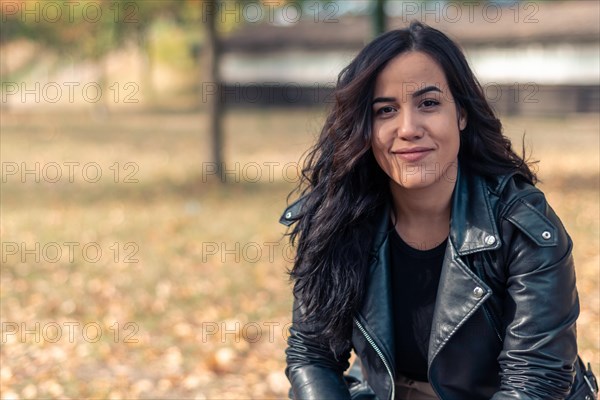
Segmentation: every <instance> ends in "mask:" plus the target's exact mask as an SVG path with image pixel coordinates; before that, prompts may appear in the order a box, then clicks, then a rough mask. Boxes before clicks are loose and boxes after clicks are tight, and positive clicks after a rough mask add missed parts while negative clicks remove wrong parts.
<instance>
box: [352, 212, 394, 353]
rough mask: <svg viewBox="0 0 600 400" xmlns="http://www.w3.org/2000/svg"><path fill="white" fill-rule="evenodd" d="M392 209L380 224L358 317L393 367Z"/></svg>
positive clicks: (384, 215) (383, 216)
mask: <svg viewBox="0 0 600 400" xmlns="http://www.w3.org/2000/svg"><path fill="white" fill-rule="evenodd" d="M389 218H390V216H389V209H388V208H387V207H384V210H383V212H382V213H381V215H380V217H379V221H378V223H377V225H376V226H377V231H376V233H375V237H374V241H373V246H372V249H373V250H372V255H371V257H372V258H371V263H370V266H369V277H368V282H367V288H366V293H368V294H369V295H367V296H364V301H363V304H362V306H361V311H360V313H359V315H358V318H359V320H361V319H362V321H361V323H362V324H363V325H364V328H365V329H366V330H367V331H368V333H369V335H370V336H371V337H372V338H373V339H374V340H375V342H376V344H377V345H378V347H379V348H380V349H381V350H382V352H383V354H384V356H385V358H386V360H388V361H389V362H390V364H391V365H395V362H394V354H395V348H394V323H393V317H394V314H393V308H392V293H391V291H390V282H391V275H390V268H389V265H390V259H389V257H390V254H389V246H388V234H389Z"/></svg>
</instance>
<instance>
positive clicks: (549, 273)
mask: <svg viewBox="0 0 600 400" xmlns="http://www.w3.org/2000/svg"><path fill="white" fill-rule="evenodd" d="M501 230H502V232H503V234H502V237H503V238H504V240H505V241H508V242H507V243H504V245H505V246H507V248H508V249H509V250H508V251H507V252H505V254H506V255H505V257H506V262H505V271H504V273H505V274H506V275H505V276H506V296H505V300H504V312H503V324H504V327H505V334H504V342H503V343H504V344H503V349H502V351H501V353H500V355H499V357H498V362H499V365H500V374H501V388H500V391H498V392H497V393H496V394H495V395H494V396H493V397H492V400H509V399H511V400H512V399H536V400H537V399H539V400H542V399H556V400H560V399H565V398H566V397H567V396H568V394H569V392H570V390H571V385H572V382H573V379H574V363H575V361H576V357H577V342H576V328H575V321H576V319H577V317H578V315H579V300H578V296H577V289H576V287H575V270H574V266H573V258H572V255H571V250H572V242H571V239H570V237H569V235H568V234H567V232H566V231H565V229H564V227H563V225H562V223H561V221H560V220H559V218H558V217H557V216H556V214H555V213H554V211H553V210H552V208H550V206H549V205H548V204H547V203H546V200H545V198H544V195H543V194H542V193H541V192H539V191H533V192H530V194H528V195H526V196H525V197H521V198H519V199H516V200H514V201H512V202H511V204H509V205H508V206H507V211H506V212H505V213H504V215H503V217H502V220H501Z"/></svg>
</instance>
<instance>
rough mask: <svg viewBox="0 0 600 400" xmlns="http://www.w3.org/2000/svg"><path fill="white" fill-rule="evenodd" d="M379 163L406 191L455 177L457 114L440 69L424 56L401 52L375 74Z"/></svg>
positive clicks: (462, 119)
mask: <svg viewBox="0 0 600 400" xmlns="http://www.w3.org/2000/svg"><path fill="white" fill-rule="evenodd" d="M372 111H373V136H372V139H371V145H372V149H373V153H374V155H375V159H376V160H377V163H378V164H379V166H380V167H381V168H382V169H383V170H384V171H385V173H386V174H387V175H388V176H389V177H390V178H391V179H392V180H393V182H395V183H396V184H398V185H400V186H401V187H403V188H406V189H416V188H424V187H428V186H431V185H434V184H436V183H438V182H440V180H442V179H452V182H454V179H455V177H456V167H457V157H458V149H459V143H460V138H459V135H460V130H462V129H464V128H465V126H466V116H465V115H463V114H464V113H463V112H461V111H459V110H458V108H457V106H456V104H455V102H454V99H453V97H452V93H450V89H449V87H448V83H447V82H446V77H445V75H444V72H443V70H442V69H441V68H440V66H439V65H438V64H437V63H436V62H435V61H434V60H433V59H432V58H431V57H430V56H428V55H426V54H424V53H421V52H408V53H403V54H400V55H398V56H396V57H395V58H393V59H392V60H390V62H389V63H388V64H387V65H386V67H385V68H384V69H383V70H382V71H381V73H380V74H379V75H378V76H377V79H376V82H375V92H374V96H373V101H372Z"/></svg>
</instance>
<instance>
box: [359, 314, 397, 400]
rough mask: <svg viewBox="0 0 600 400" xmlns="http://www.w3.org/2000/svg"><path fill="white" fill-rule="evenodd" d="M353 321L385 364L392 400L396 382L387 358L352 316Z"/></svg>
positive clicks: (392, 399)
mask: <svg viewBox="0 0 600 400" xmlns="http://www.w3.org/2000/svg"><path fill="white" fill-rule="evenodd" d="M354 323H356V326H357V327H358V329H359V330H360V331H361V332H362V334H363V336H364V337H365V339H367V342H369V344H370V345H371V347H372V348H373V350H375V353H377V355H378V356H379V358H380V359H381V361H382V362H383V365H384V366H385V369H386V370H387V372H388V374H389V376H390V381H391V382H392V397H390V400H394V397H396V383H395V382H394V375H393V374H392V369H391V368H390V365H389V364H388V362H387V360H386V359H385V357H384V356H383V352H382V351H381V350H380V349H379V347H378V346H377V344H376V343H375V341H374V340H373V339H372V338H371V336H370V335H369V334H368V333H367V331H366V330H365V328H364V327H363V326H362V325H361V323H360V322H358V320H357V319H356V318H354Z"/></svg>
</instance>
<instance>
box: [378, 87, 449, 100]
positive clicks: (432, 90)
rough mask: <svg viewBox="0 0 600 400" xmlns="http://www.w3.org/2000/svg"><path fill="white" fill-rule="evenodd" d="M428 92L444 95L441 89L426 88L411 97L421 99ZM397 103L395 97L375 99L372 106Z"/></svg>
mask: <svg viewBox="0 0 600 400" xmlns="http://www.w3.org/2000/svg"><path fill="white" fill-rule="evenodd" d="M427 92H439V93H442V89H440V88H439V87H437V86H433V85H431V86H426V87H424V88H422V89H419V90H417V91H415V92H414V93H413V94H411V97H419V96H421V95H423V94H425V93H427ZM395 101H396V98H395V97H376V98H375V99H373V101H372V102H371V105H374V104H375V103H393V102H395Z"/></svg>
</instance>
